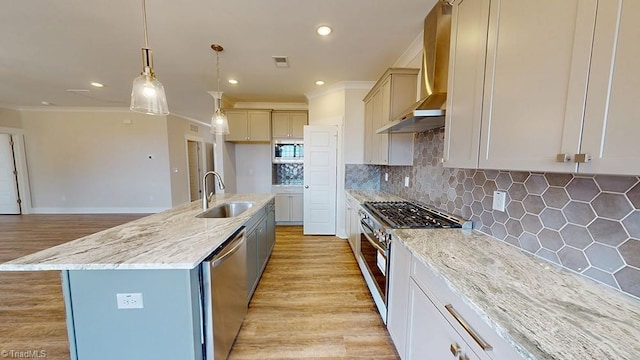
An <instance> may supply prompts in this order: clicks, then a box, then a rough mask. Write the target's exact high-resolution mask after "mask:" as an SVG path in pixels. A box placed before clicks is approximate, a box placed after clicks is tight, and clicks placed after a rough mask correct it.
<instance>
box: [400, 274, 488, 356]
mask: <svg viewBox="0 0 640 360" xmlns="http://www.w3.org/2000/svg"><path fill="white" fill-rule="evenodd" d="M408 311H409V313H410V314H411V317H410V318H409V323H408V329H407V333H408V335H409V337H408V338H407V346H406V355H405V356H404V357H403V359H425V358H429V359H456V360H458V359H459V360H475V359H488V357H482V358H481V357H479V356H478V355H476V354H475V353H474V352H473V351H471V350H470V349H469V346H468V345H467V343H466V342H465V341H464V340H463V339H462V337H461V336H460V334H458V333H457V332H456V331H455V330H454V329H453V328H452V327H451V325H450V324H449V323H448V322H447V320H446V319H445V318H444V317H443V316H442V314H440V312H439V311H438V308H437V307H436V306H435V305H434V304H433V303H432V302H431V300H430V299H429V297H428V296H427V295H426V294H425V293H424V292H423V291H422V290H421V289H420V288H419V287H418V285H416V283H415V281H413V280H411V281H409V308H408Z"/></svg>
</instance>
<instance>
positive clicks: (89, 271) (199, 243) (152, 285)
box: [0, 194, 274, 360]
mask: <svg viewBox="0 0 640 360" xmlns="http://www.w3.org/2000/svg"><path fill="white" fill-rule="evenodd" d="M273 198H274V196H273V195H272V194H222V195H216V196H214V197H213V199H212V200H211V202H210V204H211V206H210V207H215V206H216V205H218V204H221V203H227V202H253V203H254V206H253V207H251V208H249V209H248V210H247V211H245V212H243V213H241V214H240V215H238V216H236V217H231V218H196V215H198V214H199V213H202V211H203V210H202V208H201V205H200V202H193V203H190V204H185V205H182V206H179V207H176V208H174V209H171V210H167V211H165V212H162V213H158V214H154V215H151V216H148V217H145V218H142V219H139V220H136V221H133V222H130V223H127V224H124V225H121V226H117V227H114V228H112V229H108V230H105V231H102V232H99V233H96V234H93V235H89V236H87V237H84V238H81V239H78V240H75V241H71V242H68V243H65V244H62V245H59V246H56V247H53V248H50V249H46V250H43V251H40V252H38V253H35V254H31V255H27V256H25V257H22V258H19V259H16V260H13V261H10V262H7V263H4V264H0V271H46V270H60V271H61V272H62V283H63V284H62V285H63V292H64V297H65V306H66V310H67V328H68V334H69V346H70V353H71V358H72V359H81V360H82V359H92V360H93V359H116V358H117V359H145V358H153V359H202V358H203V342H204V340H203V314H202V290H201V286H202V281H201V278H200V277H201V275H200V274H201V271H200V264H201V263H202V262H203V260H205V259H206V258H207V257H208V256H209V255H211V254H212V253H213V252H215V251H216V249H218V248H219V247H220V246H221V245H223V244H224V243H225V241H226V240H227V239H228V238H229V237H231V236H232V235H233V234H235V233H236V232H237V231H238V230H239V229H240V228H242V227H243V226H247V228H249V227H252V226H255V225H257V224H258V222H260V221H266V220H267V218H268V216H267V214H268V211H272V210H273V208H272V206H273ZM256 227H259V226H256ZM260 228H262V227H260ZM265 229H266V228H265ZM263 232H264V231H263ZM247 233H249V231H248V232H247ZM256 233H257V231H256ZM265 235H266V236H265V237H264V238H265V239H268V238H269V236H268V235H269V234H265ZM258 239H259V238H258V237H256V238H255V240H258ZM250 240H251V236H247V242H248V243H249V241H250ZM247 249H249V246H248V247H247ZM264 249H265V250H263V251H261V252H260V254H262V255H263V256H267V257H268V253H269V252H270V250H271V249H270V246H268V245H265V246H264ZM247 252H249V250H247ZM251 263H252V261H249V262H248V267H249V264H251ZM260 264H262V265H265V264H266V259H263V260H262V261H261V262H259V261H257V262H256V263H255V264H253V265H255V266H253V268H254V269H255V271H256V273H257V275H258V276H257V278H259V274H260V273H261V270H262V269H263V267H262V269H260ZM257 278H256V279H255V282H256V283H257ZM249 283H251V279H249ZM249 290H251V291H252V290H253V289H251V288H250V289H249ZM116 294H125V295H126V294H141V298H140V299H136V298H135V296H134V298H132V299H124V300H123V303H124V307H125V308H123V307H122V306H119V305H118V299H117V295H116ZM248 296H250V294H248ZM120 305H122V303H121V304H120ZM118 307H120V309H119V308H118ZM127 307H130V308H127Z"/></svg>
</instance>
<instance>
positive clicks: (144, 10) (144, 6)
mask: <svg viewBox="0 0 640 360" xmlns="http://www.w3.org/2000/svg"><path fill="white" fill-rule="evenodd" d="M142 24H143V26H144V47H145V48H146V49H148V48H149V36H148V35H147V2H146V0H142Z"/></svg>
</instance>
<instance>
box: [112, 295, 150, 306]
mask: <svg viewBox="0 0 640 360" xmlns="http://www.w3.org/2000/svg"><path fill="white" fill-rule="evenodd" d="M116 299H117V301H118V309H142V308H144V303H143V302H142V293H129V294H116Z"/></svg>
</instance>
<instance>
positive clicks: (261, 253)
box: [256, 217, 269, 278]
mask: <svg viewBox="0 0 640 360" xmlns="http://www.w3.org/2000/svg"><path fill="white" fill-rule="evenodd" d="M257 230H258V256H257V257H256V262H257V268H258V278H260V275H262V272H263V271H264V267H265V266H266V265H267V259H268V258H269V243H268V237H267V218H266V217H264V218H263V219H262V220H261V221H260V223H259V224H258V229H257Z"/></svg>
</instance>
